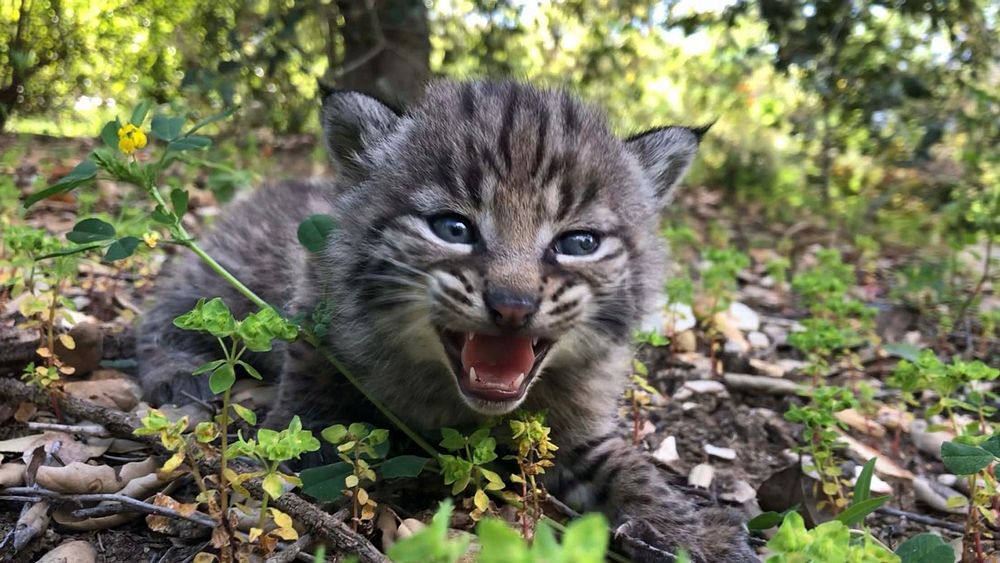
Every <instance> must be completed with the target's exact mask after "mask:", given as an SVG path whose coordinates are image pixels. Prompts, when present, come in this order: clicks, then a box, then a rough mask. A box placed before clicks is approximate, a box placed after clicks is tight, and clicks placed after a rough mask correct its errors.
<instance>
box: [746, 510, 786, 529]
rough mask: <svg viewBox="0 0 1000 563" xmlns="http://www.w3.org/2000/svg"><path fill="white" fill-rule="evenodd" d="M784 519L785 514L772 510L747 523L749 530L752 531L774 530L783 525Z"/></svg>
mask: <svg viewBox="0 0 1000 563" xmlns="http://www.w3.org/2000/svg"><path fill="white" fill-rule="evenodd" d="M784 518H785V513H782V512H774V511H773V510H770V511H768V512H761V513H760V514H758V515H757V516H755V517H753V518H751V519H750V521H749V522H747V528H749V529H750V530H751V531H754V530H767V529H768V528H773V527H775V526H777V525H778V524H781V521H782V520H783V519H784Z"/></svg>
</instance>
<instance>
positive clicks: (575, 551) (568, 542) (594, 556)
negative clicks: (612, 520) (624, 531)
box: [563, 513, 608, 563]
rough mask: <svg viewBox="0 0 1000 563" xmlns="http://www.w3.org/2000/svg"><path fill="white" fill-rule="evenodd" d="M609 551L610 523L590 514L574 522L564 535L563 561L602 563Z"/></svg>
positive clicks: (600, 516)
mask: <svg viewBox="0 0 1000 563" xmlns="http://www.w3.org/2000/svg"><path fill="white" fill-rule="evenodd" d="M607 551H608V521H607V519H605V518H604V515H603V514H600V513H590V514H586V515H584V516H582V517H581V518H578V519H576V520H574V521H573V523H571V524H570V525H569V526H567V527H566V534H565V535H563V561H574V562H577V561H578V562H580V563H601V562H602V561H604V554H605V553H606V552H607Z"/></svg>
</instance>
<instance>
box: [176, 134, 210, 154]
mask: <svg viewBox="0 0 1000 563" xmlns="http://www.w3.org/2000/svg"><path fill="white" fill-rule="evenodd" d="M210 146H212V139H209V138H208V137H202V136H201V135H191V136H190V137H181V138H179V139H174V140H173V141H170V144H168V145H167V150H168V151H175V152H183V151H190V150H196V149H207V148H208V147H210Z"/></svg>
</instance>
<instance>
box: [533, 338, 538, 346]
mask: <svg viewBox="0 0 1000 563" xmlns="http://www.w3.org/2000/svg"><path fill="white" fill-rule="evenodd" d="M531 345H532V346H538V339H537V338H536V339H534V340H532V341H531Z"/></svg>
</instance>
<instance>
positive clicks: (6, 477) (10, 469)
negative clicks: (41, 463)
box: [0, 462, 24, 488]
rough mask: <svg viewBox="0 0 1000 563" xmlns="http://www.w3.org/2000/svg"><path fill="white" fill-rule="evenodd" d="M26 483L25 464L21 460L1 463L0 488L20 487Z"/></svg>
mask: <svg viewBox="0 0 1000 563" xmlns="http://www.w3.org/2000/svg"><path fill="white" fill-rule="evenodd" d="M22 484H24V464H23V463H21V462H14V463H4V464H3V465H0V488H2V487H20V486H21V485H22Z"/></svg>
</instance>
